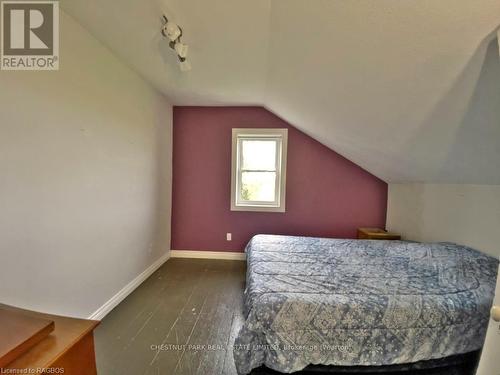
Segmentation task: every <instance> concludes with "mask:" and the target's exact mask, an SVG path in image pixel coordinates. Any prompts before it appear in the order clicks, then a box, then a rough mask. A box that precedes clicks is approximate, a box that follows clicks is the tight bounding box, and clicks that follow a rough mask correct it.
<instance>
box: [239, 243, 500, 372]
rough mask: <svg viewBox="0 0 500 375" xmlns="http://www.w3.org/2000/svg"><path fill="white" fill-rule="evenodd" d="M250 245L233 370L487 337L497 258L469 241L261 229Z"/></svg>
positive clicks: (462, 346)
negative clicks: (300, 234)
mask: <svg viewBox="0 0 500 375" xmlns="http://www.w3.org/2000/svg"><path fill="white" fill-rule="evenodd" d="M246 254H247V280H246V289H245V293H244V317H245V322H244V324H243V326H242V328H241V330H240V332H239V334H238V336H237V337H236V340H235V343H234V348H233V355H234V360H235V365H236V368H237V371H238V373H239V374H248V373H250V372H251V371H252V370H253V369H256V368H262V366H265V368H269V369H272V370H276V371H279V372H283V373H290V372H295V371H299V370H302V369H304V368H306V366H309V365H311V364H312V365H333V366H388V365H389V366H390V365H401V364H411V363H420V362H419V361H432V360H435V359H440V358H446V357H453V356H456V355H460V354H464V353H472V352H475V351H477V350H479V349H480V348H481V347H482V345H483V342H484V338H485V334H486V327H487V325H488V323H487V322H488V319H489V310H490V307H491V304H492V301H493V296H494V290H495V281H496V275H497V270H498V261H497V260H496V259H495V258H492V257H489V256H487V255H485V254H482V253H480V252H479V251H476V250H474V249H471V248H468V247H465V246H460V245H457V244H453V243H416V242H405V241H374V240H341V239H326V238H310V237H291V236H274V235H257V236H255V237H253V238H252V240H251V241H250V242H249V243H248V245H247V248H246Z"/></svg>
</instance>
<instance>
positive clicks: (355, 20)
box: [61, 0, 500, 184]
mask: <svg viewBox="0 0 500 375" xmlns="http://www.w3.org/2000/svg"><path fill="white" fill-rule="evenodd" d="M61 6H62V7H63V9H64V10H65V11H66V12H67V13H68V14H70V15H71V16H73V17H74V18H75V19H76V20H77V21H79V22H80V23H81V24H82V25H83V26H84V27H86V28H87V29H88V30H89V31H90V32H91V33H92V34H93V35H94V36H95V37H96V38H97V39H99V40H101V41H102V42H103V43H104V44H105V45H107V46H108V47H109V48H110V49H111V50H113V51H114V52H115V54H116V55H117V56H119V57H120V58H121V59H122V60H123V61H124V62H125V63H127V64H128V65H129V66H131V67H132V68H133V69H134V70H136V71H137V72H138V73H139V74H141V75H142V76H143V77H144V78H145V79H146V80H147V81H149V82H150V83H151V84H152V85H153V86H154V87H156V88H157V89H158V90H160V91H162V92H163V93H164V94H165V95H166V96H167V97H169V99H170V100H171V101H172V102H173V103H174V104H177V105H255V104H257V105H263V106H265V107H267V108H268V109H269V110H271V111H273V112H274V113H276V114H277V115H279V116H281V117H283V118H284V119H285V120H287V121H288V122H290V123H292V124H294V125H295V126H297V127H298V128H299V129H301V130H303V131H304V132H305V133H307V134H309V135H311V136H313V137H314V138H316V139H317V140H319V141H320V142H322V143H324V144H325V145H327V146H329V147H331V148H332V149H334V150H335V151H337V152H339V153H340V154H342V155H344V156H345V157H347V158H348V159H350V160H352V161H354V162H355V163H357V164H359V165H360V166H362V167H364V168H365V169H367V170H368V171H370V172H372V173H373V174H375V175H376V176H378V177H380V178H382V179H384V180H386V181H388V182H436V183H472V184H500V59H499V52H498V44H497V42H496V30H497V29H498V27H499V26H500V1H498V0H474V1H471V0H407V1H401V0H252V1H248V0H163V1H161V0H143V1H139V0H135V1H134V0H120V1H117V0H64V1H62V2H61ZM162 13H166V14H167V15H169V17H171V18H172V19H173V20H175V21H176V22H177V23H179V24H180V25H181V26H182V27H183V29H184V34H185V38H184V40H185V42H186V43H188V44H189V45H190V60H191V62H192V65H193V70H192V71H191V72H189V73H181V72H180V71H179V69H178V66H177V64H176V60H175V57H174V55H173V53H171V51H170V50H169V48H168V45H167V43H166V42H165V40H164V39H163V38H162V37H161V35H160V27H161V14H162ZM62 32H64V30H63V31H62ZM62 48H64V46H62ZM327 172H328V171H325V173H327Z"/></svg>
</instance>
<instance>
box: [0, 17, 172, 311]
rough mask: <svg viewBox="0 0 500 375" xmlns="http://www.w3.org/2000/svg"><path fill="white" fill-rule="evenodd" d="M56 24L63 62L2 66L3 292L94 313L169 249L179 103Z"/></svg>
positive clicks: (66, 24) (14, 300) (1, 296)
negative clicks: (24, 68)
mask: <svg viewBox="0 0 500 375" xmlns="http://www.w3.org/2000/svg"><path fill="white" fill-rule="evenodd" d="M60 35H61V63H60V67H61V69H60V71H54V72H8V71H2V72H0V267H1V270H0V302H1V303H6V304H11V305H16V306H21V307H26V308H30V309H34V310H41V311H45V312H52V313H58V314H64V315H70V316H79V317H88V316H89V315H90V314H91V313H93V312H94V311H95V310H97V309H98V308H99V307H100V306H101V305H102V304H104V303H105V302H106V301H107V300H108V299H109V298H111V297H112V296H113V295H114V294H115V293H117V292H118V291H119V290H120V289H122V288H123V287H124V286H125V285H126V284H127V283H129V282H130V281H131V280H132V279H134V278H135V277H136V276H137V275H138V274H140V273H141V272H143V271H144V270H145V269H146V268H147V267H149V266H150V265H151V264H152V263H153V262H154V261H155V260H157V259H159V258H160V257H161V256H163V255H165V253H166V252H167V251H169V247H170V207H171V150H172V145H171V139H172V138H171V131H172V108H171V106H170V104H169V103H168V101H167V99H166V98H165V97H164V96H162V95H160V94H159V93H157V92H156V91H154V90H153V89H151V88H150V86H148V85H147V84H146V83H145V82H144V81H143V80H142V79H141V78H140V77H139V76H137V75H136V74H135V73H134V72H132V71H131V70H130V69H129V68H127V67H126V66H125V65H123V64H122V63H121V62H120V61H118V60H117V59H116V58H115V57H114V56H113V55H112V54H111V53H110V52H109V51H108V50H107V49H106V48H105V47H104V46H102V45H101V44H100V43H99V42H98V41H97V40H96V39H94V38H93V37H92V36H91V35H90V34H89V33H88V32H87V31H86V30H85V29H83V28H82V27H81V26H79V25H78V24H77V23H76V22H75V21H74V20H73V19H72V18H70V17H69V16H68V15H66V14H65V13H64V12H61V32H60Z"/></svg>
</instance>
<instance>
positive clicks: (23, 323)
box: [0, 306, 55, 368]
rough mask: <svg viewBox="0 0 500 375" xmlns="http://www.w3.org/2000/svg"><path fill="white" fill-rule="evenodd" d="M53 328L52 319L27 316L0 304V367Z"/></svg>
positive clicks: (42, 337)
mask: <svg viewBox="0 0 500 375" xmlns="http://www.w3.org/2000/svg"><path fill="white" fill-rule="evenodd" d="M54 328H55V325H54V321H52V320H49V319H43V318H40V317H33V316H28V315H26V314H24V313H22V312H19V311H15V310H8V309H5V308H2V307H1V306H0V368H3V367H5V366H6V365H7V364H9V363H11V362H12V361H14V360H16V359H17V358H19V357H20V356H21V355H23V354H24V353H26V352H27V351H28V350H30V349H31V348H32V347H33V346H35V345H36V344H38V343H39V342H40V341H42V340H43V339H45V338H46V337H47V336H48V335H49V334H50V333H51V332H52V331H53V330H54Z"/></svg>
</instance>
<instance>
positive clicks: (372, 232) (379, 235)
mask: <svg viewBox="0 0 500 375" xmlns="http://www.w3.org/2000/svg"><path fill="white" fill-rule="evenodd" d="M358 238H359V239H364V240H400V239H401V235H399V234H396V233H389V232H387V231H386V230H384V229H380V228H358Z"/></svg>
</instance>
